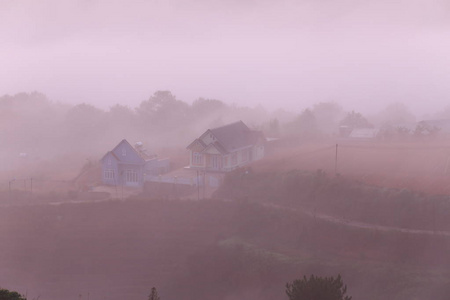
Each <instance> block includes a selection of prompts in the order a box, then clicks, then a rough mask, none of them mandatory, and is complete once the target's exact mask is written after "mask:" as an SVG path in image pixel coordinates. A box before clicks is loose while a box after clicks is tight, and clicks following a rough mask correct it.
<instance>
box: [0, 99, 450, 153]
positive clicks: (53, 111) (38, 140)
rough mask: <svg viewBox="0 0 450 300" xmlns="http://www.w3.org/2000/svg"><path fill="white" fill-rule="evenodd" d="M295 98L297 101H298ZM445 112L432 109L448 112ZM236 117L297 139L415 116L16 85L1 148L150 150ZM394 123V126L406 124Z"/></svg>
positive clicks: (402, 111) (400, 109) (329, 105)
mask: <svg viewBox="0 0 450 300" xmlns="http://www.w3.org/2000/svg"><path fill="white" fill-rule="evenodd" d="M274 101H276V100H274ZM298 106H299V109H301V108H302V106H303V104H302V101H299V104H298ZM448 111H449V112H450V109H449V110H448ZM446 112H447V111H444V112H442V113H441V114H440V115H439V117H441V118H443V117H446V116H447V115H448V116H450V113H446ZM237 120H242V121H244V122H245V123H246V124H247V125H248V126H249V127H251V128H254V129H258V130H262V131H264V132H265V134H266V136H268V137H282V136H285V137H289V138H291V139H293V140H300V141H303V140H315V139H323V138H328V137H336V136H338V135H339V134H340V128H342V127H345V128H371V127H374V126H375V127H384V128H389V126H391V127H392V126H393V125H395V124H405V123H411V122H414V121H415V120H416V118H415V116H414V115H413V114H412V113H411V112H410V111H409V109H408V107H407V106H405V105H403V104H398V103H397V104H392V105H390V106H388V107H386V108H385V109H384V110H383V111H381V112H379V113H377V114H373V115H371V116H363V115H362V114H361V113H359V112H355V111H348V110H344V108H343V107H342V106H340V105H339V104H338V103H336V102H321V103H317V104H315V105H313V106H312V107H310V108H307V109H304V110H303V111H301V112H300V113H296V112H292V111H285V110H281V109H280V110H277V111H274V112H268V111H267V110H265V109H264V108H263V107H262V106H257V107H254V108H249V107H243V106H239V105H235V104H231V105H230V104H227V103H225V102H222V101H220V100H216V99H205V98H199V99H197V100H195V101H194V102H193V103H192V104H189V103H187V102H185V101H182V100H180V99H178V98H177V97H176V96H175V95H174V94H172V93H171V92H170V91H157V92H155V93H154V94H153V95H152V96H151V97H149V99H147V100H144V101H142V102H141V103H140V105H139V106H138V107H135V108H132V107H129V106H127V105H122V104H116V105H114V106H112V107H110V108H109V109H108V110H103V109H100V108H98V107H95V106H93V105H91V104H87V103H81V104H77V105H68V104H63V103H59V102H53V101H51V100H49V99H48V98H47V97H46V96H45V95H43V94H41V93H37V92H34V93H20V94H16V95H14V96H9V95H5V96H2V97H0V129H1V130H0V140H1V141H2V147H1V149H0V154H4V155H5V154H8V153H9V154H11V153H13V154H14V155H17V154H19V153H27V154H29V155H31V156H39V157H51V156H53V155H55V154H61V153H70V152H77V151H78V152H83V153H90V154H91V155H98V154H101V153H104V151H105V150H108V149H109V147H111V146H113V145H115V144H116V143H117V142H119V141H120V140H122V139H123V138H127V139H129V140H130V141H131V142H135V141H142V142H144V143H145V144H146V146H147V147H149V148H150V149H149V150H153V151H155V150H157V149H158V148H162V147H171V146H177V147H179V146H181V147H184V146H185V145H187V144H188V143H190V142H191V141H192V139H193V138H195V137H197V136H198V135H199V134H200V133H202V132H204V130H206V129H207V128H213V127H217V126H221V125H224V124H227V123H230V122H234V121H237ZM394 129H395V130H397V131H399V134H402V133H404V132H405V130H406V129H404V128H403V131H402V128H400V129H398V128H397V127H395V128H394Z"/></svg>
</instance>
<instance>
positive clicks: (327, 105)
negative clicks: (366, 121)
mask: <svg viewBox="0 0 450 300" xmlns="http://www.w3.org/2000/svg"><path fill="white" fill-rule="evenodd" d="M312 113H313V114H314V116H315V118H316V122H317V127H318V129H319V130H320V131H321V132H323V133H325V134H333V133H336V132H337V130H338V122H339V119H341V118H342V115H343V112H342V107H341V106H340V105H339V104H338V103H336V102H320V103H317V104H314V106H313V109H312Z"/></svg>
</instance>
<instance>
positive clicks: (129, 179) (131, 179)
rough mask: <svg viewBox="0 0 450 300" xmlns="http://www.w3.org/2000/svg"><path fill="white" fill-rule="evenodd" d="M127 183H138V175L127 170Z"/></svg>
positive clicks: (133, 171)
mask: <svg viewBox="0 0 450 300" xmlns="http://www.w3.org/2000/svg"><path fill="white" fill-rule="evenodd" d="M125 180H126V182H138V174H137V172H136V171H135V170H127V171H126V172H125Z"/></svg>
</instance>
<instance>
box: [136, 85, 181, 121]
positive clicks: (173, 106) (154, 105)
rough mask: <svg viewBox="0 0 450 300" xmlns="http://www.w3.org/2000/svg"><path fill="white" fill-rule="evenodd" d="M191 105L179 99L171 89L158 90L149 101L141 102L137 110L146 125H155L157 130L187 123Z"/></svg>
mask: <svg viewBox="0 0 450 300" xmlns="http://www.w3.org/2000/svg"><path fill="white" fill-rule="evenodd" d="M188 111H189V105H188V104H187V103H185V102H183V101H181V100H178V99H177V98H176V97H175V95H173V94H172V93H171V92H170V91H157V92H155V93H154V94H153V96H151V97H150V98H149V99H148V100H147V101H143V102H141V104H140V105H139V107H138V108H137V109H136V112H137V114H138V116H139V117H140V119H141V120H142V121H143V123H144V124H145V125H155V126H156V127H157V128H156V129H157V130H161V129H167V128H177V127H179V125H180V124H185V122H186V119H187V114H188Z"/></svg>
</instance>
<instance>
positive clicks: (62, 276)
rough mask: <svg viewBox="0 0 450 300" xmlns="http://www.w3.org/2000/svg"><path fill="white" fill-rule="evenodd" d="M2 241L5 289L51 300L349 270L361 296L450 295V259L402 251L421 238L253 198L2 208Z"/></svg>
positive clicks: (279, 286)
mask: <svg viewBox="0 0 450 300" xmlns="http://www.w3.org/2000/svg"><path fill="white" fill-rule="evenodd" d="M0 239H1V241H2V243H1V245H0V258H1V260H0V282H1V284H2V286H5V287H8V288H11V289H15V290H19V291H20V292H22V293H25V292H26V291H28V295H29V296H31V297H36V296H37V295H41V298H40V299H48V300H53V299H69V300H70V299H78V297H79V295H80V294H82V295H83V298H86V297H87V294H88V293H89V296H90V299H111V300H115V299H145V298H146V295H147V294H148V293H149V291H150V288H151V287H152V286H156V287H157V288H158V290H159V291H160V294H161V296H162V297H163V299H179V298H180V297H182V298H183V299H273V298H279V299H283V298H284V297H285V296H284V294H283V293H284V284H285V283H286V282H287V281H289V280H292V279H294V278H296V277H299V276H302V275H304V274H306V275H308V274H310V273H315V274H318V275H336V274H337V273H341V274H343V276H344V281H345V282H346V283H347V284H348V286H349V292H350V294H351V295H353V296H355V297H354V299H381V298H384V299H414V297H415V296H417V298H416V299H445V297H444V296H442V295H445V294H446V293H447V294H448V292H449V291H448V288H447V286H448V283H449V279H448V278H450V276H449V275H450V274H449V272H447V271H445V267H446V266H448V265H449V264H448V257H441V258H440V259H439V261H433V260H431V261H430V260H426V259H422V261H421V262H420V263H417V262H416V261H417V259H418V258H424V257H425V258H427V257H428V258H430V257H429V255H428V254H427V253H425V252H420V251H422V250H423V251H425V250H426V249H424V248H423V249H422V250H421V249H420V248H419V249H418V252H417V251H416V252H414V251H408V252H407V253H408V255H405V253H404V252H403V251H402V250H401V249H399V247H398V246H399V244H398V241H399V239H400V241H401V242H402V243H404V244H405V243H406V245H407V247H408V243H410V246H416V245H417V244H420V243H421V242H422V241H421V240H418V241H417V240H415V239H412V238H411V237H408V236H406V237H405V236H397V235H391V234H381V233H376V232H372V233H368V232H366V231H364V230H350V229H348V228H345V227H341V226H335V225H332V224H327V223H324V222H321V221H318V220H314V219H312V218H309V217H306V216H304V215H301V214H298V213H296V212H292V211H287V210H282V209H273V208H268V207H264V206H262V205H259V204H253V203H239V202H221V201H205V202H188V201H184V202H181V201H164V202H163V201H141V200H134V201H128V202H112V203H98V204H79V205H74V204H72V205H60V206H33V207H31V206H29V207H20V208H19V207H15V208H14V207H10V208H4V209H2V210H1V211H0ZM401 239H403V240H401ZM427 242H431V243H441V244H440V246H441V247H448V245H447V242H446V241H438V240H436V241H427ZM436 245H437V244H436ZM431 258H432V256H431ZM438 263H439V264H438Z"/></svg>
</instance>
